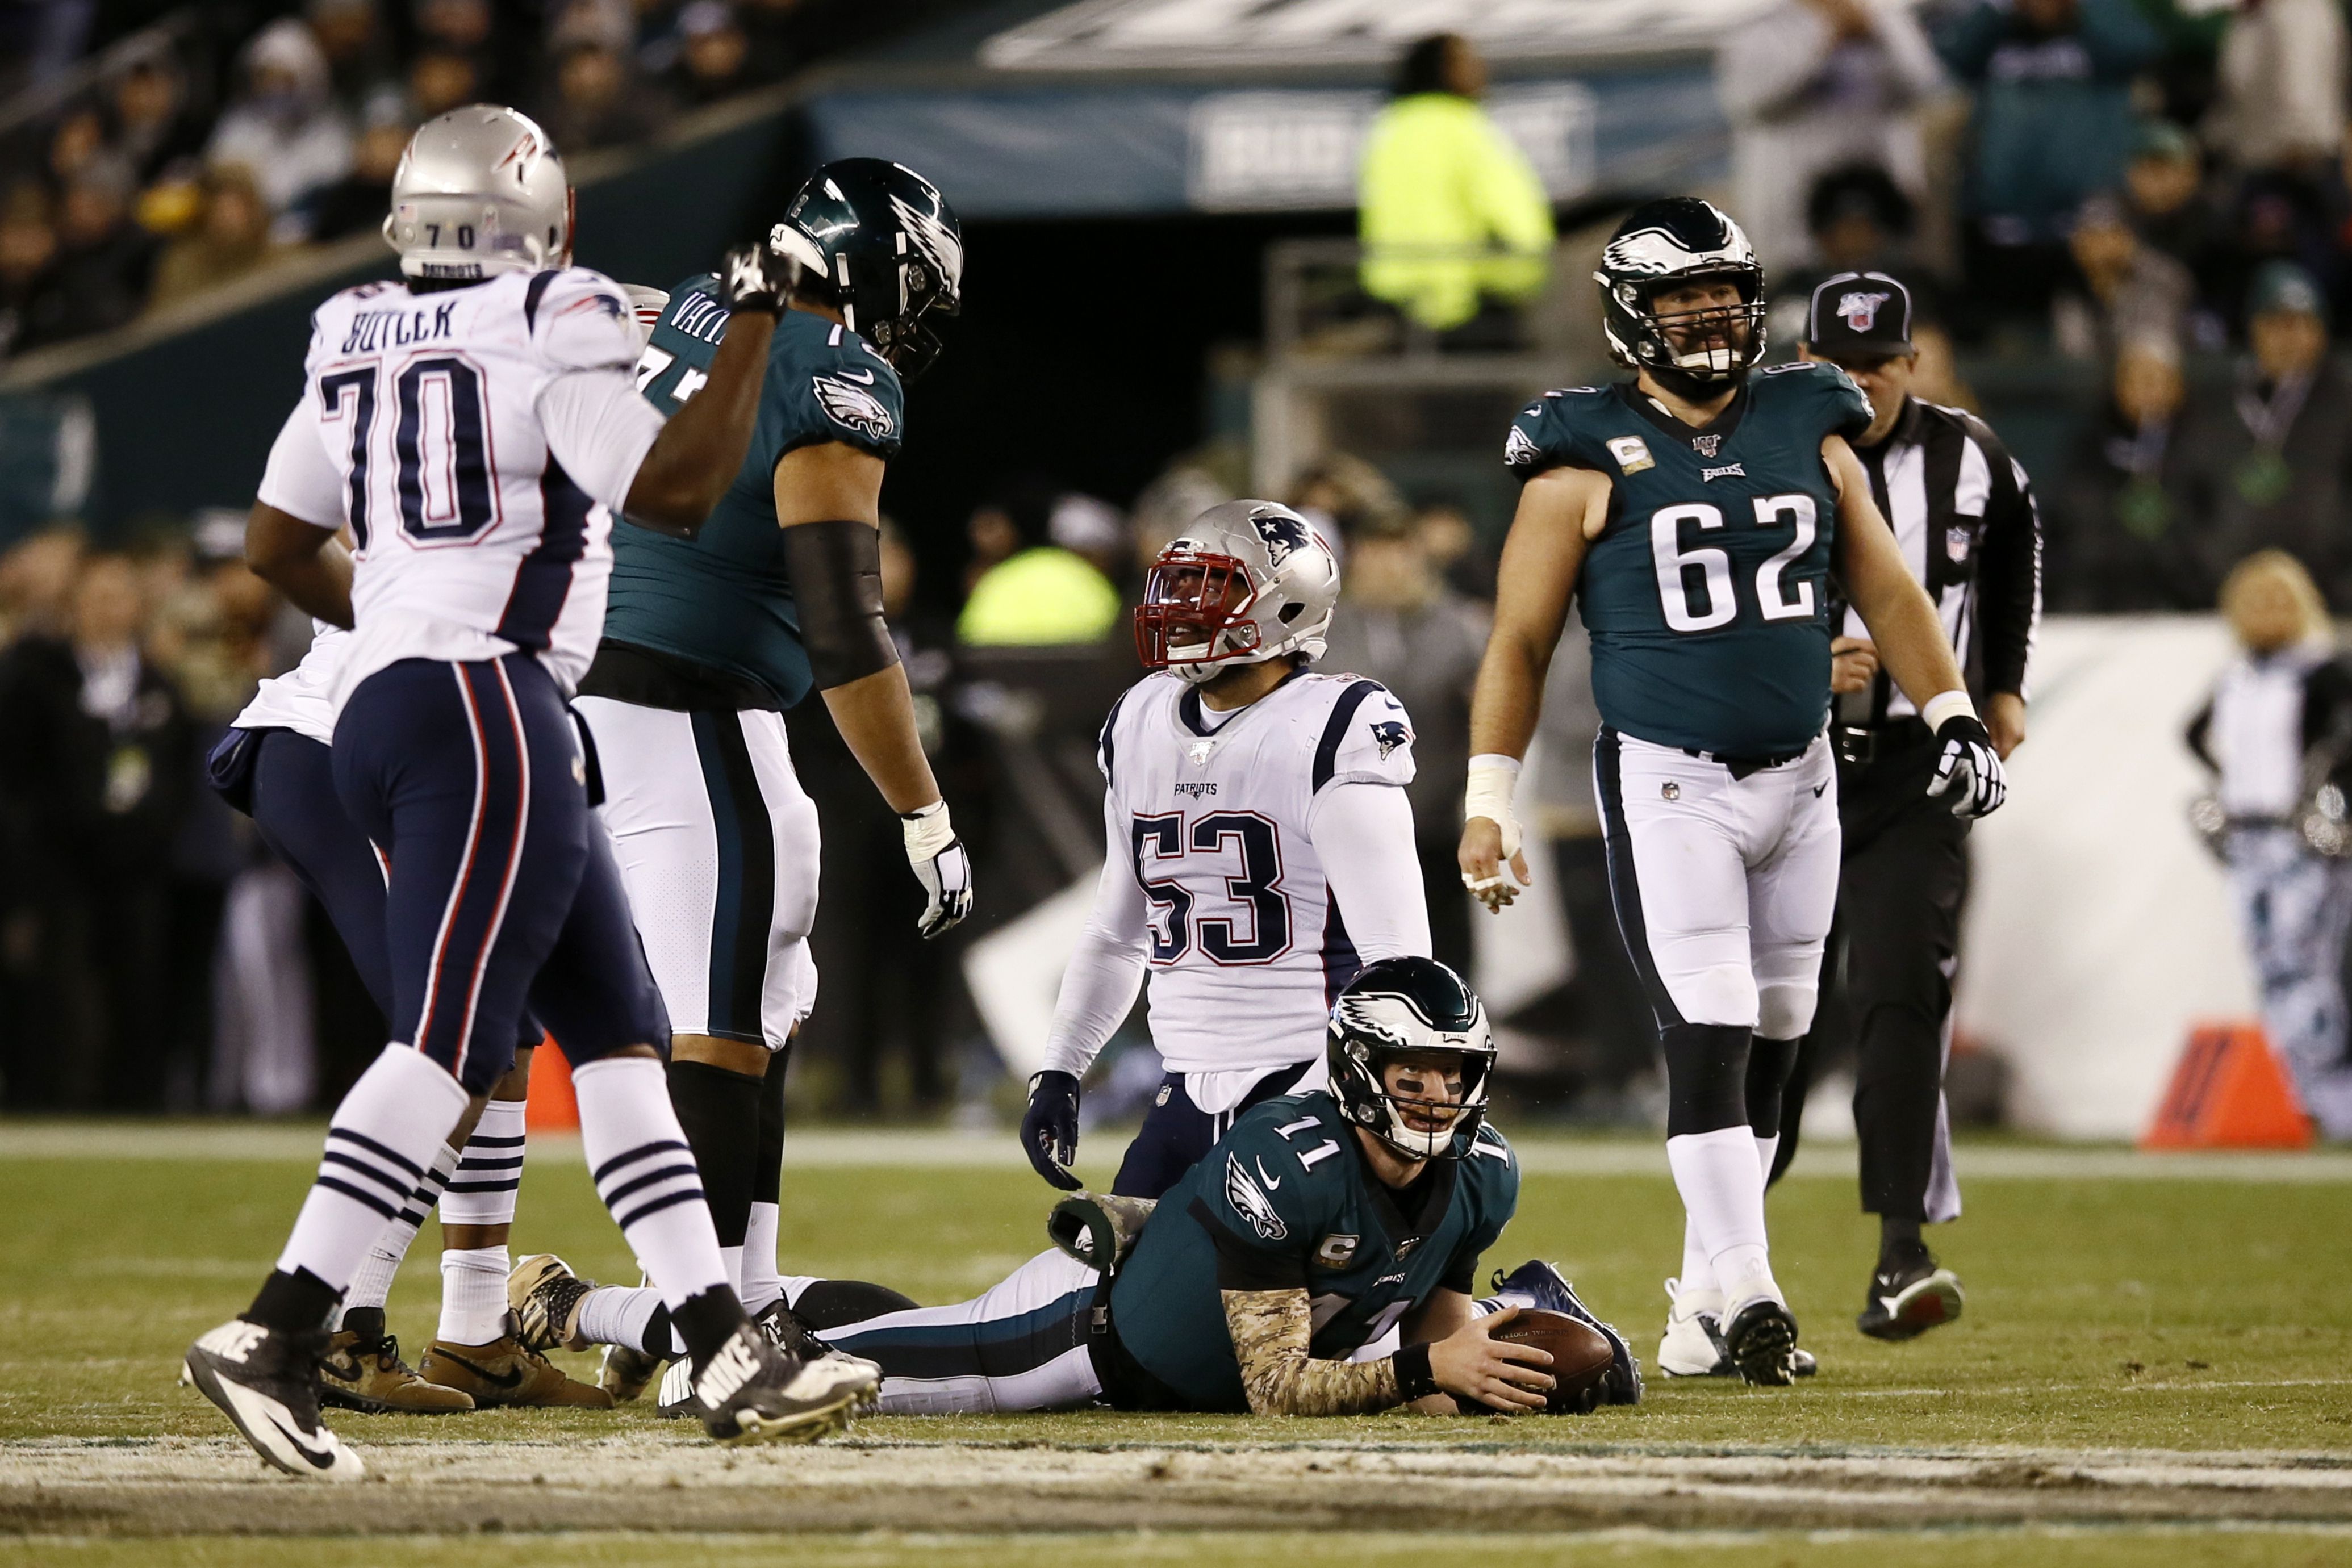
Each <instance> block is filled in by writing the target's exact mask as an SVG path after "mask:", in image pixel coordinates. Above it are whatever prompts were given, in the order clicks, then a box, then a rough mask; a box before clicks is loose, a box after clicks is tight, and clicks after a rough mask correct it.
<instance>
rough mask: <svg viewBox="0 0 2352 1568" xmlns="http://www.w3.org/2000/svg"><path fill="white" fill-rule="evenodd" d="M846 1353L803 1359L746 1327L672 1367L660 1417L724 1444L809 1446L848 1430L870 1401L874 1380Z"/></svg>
mask: <svg viewBox="0 0 2352 1568" xmlns="http://www.w3.org/2000/svg"><path fill="white" fill-rule="evenodd" d="M864 1365H865V1364H861V1363H858V1362H857V1361H856V1359H855V1358H852V1357H849V1356H827V1357H824V1359H822V1360H817V1361H801V1360H797V1359H795V1358H793V1357H792V1356H788V1355H786V1354H783V1353H782V1352H781V1351H779V1350H778V1349H776V1347H775V1346H774V1345H773V1344H772V1343H769V1340H768V1337H767V1335H766V1334H765V1333H762V1332H761V1330H759V1329H757V1328H755V1327H753V1326H752V1325H751V1324H749V1323H746V1324H744V1325H743V1326H742V1327H741V1328H740V1329H738V1330H737V1331H736V1333H735V1334H734V1337H732V1338H731V1339H730V1340H729V1341H728V1342H727V1343H725V1344H723V1345H721V1346H720V1347H719V1351H718V1353H717V1354H714V1355H712V1356H711V1358H710V1359H709V1361H707V1362H705V1363H703V1364H702V1365H701V1366H700V1367H695V1366H693V1365H691V1364H689V1363H687V1362H684V1361H674V1362H672V1363H670V1364H669V1369H668V1370H667V1372H665V1373H663V1374H662V1381H661V1394H660V1396H659V1398H660V1405H659V1406H658V1409H659V1413H660V1414H661V1415H664V1416H694V1417H695V1418H697V1419H698V1420H699V1421H700V1422H701V1423H702V1425H703V1429H704V1430H706V1431H708V1432H709V1434H710V1435H711V1436H712V1437H716V1438H718V1439H719V1441H720V1442H722V1443H743V1442H752V1443H761V1442H786V1443H814V1442H816V1441H818V1440H819V1439H821V1438H824V1437H830V1436H832V1435H833V1434H834V1433H835V1432H839V1431H842V1430H844V1429H845V1428H846V1427H848V1425H849V1422H850V1418H851V1416H854V1415H856V1412H857V1410H858V1409H859V1408H860V1407H861V1406H866V1405H869V1404H871V1403H872V1402H873V1400H874V1399H875V1397H876V1396H877V1393H878V1391H879V1389H880V1386H881V1380H880V1378H879V1377H877V1375H874V1374H872V1373H869V1372H867V1371H866V1370H864Z"/></svg>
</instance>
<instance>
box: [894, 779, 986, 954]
mask: <svg viewBox="0 0 2352 1568" xmlns="http://www.w3.org/2000/svg"><path fill="white" fill-rule="evenodd" d="M898 823H899V825H900V826H901V827H902V828H904V829H905V830H906V833H907V862H908V864H909V865H911V866H913V867H914V868H915V876H916V879H917V880H918V881H919V882H920V883H922V884H923V893H924V895H925V902H924V904H923V917H922V919H921V920H920V921H919V922H917V923H916V928H917V929H918V930H919V931H920V932H921V933H922V934H923V936H924V937H925V939H926V940H928V939H929V938H930V937H933V936H938V935H939V934H940V933H941V932H942V931H945V930H947V929H948V928H949V927H950V926H952V925H955V924H956V923H957V922H959V921H961V919H962V918H963V917H964V916H965V915H970V914H971V855H969V854H967V853H966V852H964V847H963V841H962V840H961V839H959V838H957V837H956V835H955V828H954V826H953V825H952V824H951V823H950V822H949V821H948V803H947V802H946V801H945V800H934V801H932V802H931V803H930V804H929V805H928V806H926V807H924V808H923V809H922V810H919V811H908V812H907V813H906V814H905V815H903V816H901V817H900V818H899V819H898Z"/></svg>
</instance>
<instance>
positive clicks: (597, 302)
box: [556, 294, 628, 321]
mask: <svg viewBox="0 0 2352 1568" xmlns="http://www.w3.org/2000/svg"><path fill="white" fill-rule="evenodd" d="M583 310H602V311H603V312H604V314H605V315H607V316H609V317H611V318H612V319H614V320H615V321H617V320H619V319H621V318H622V317H623V316H625V315H626V314H628V307H627V306H625V305H624V304H622V303H621V302H620V301H619V300H617V299H615V298H613V297H612V296H611V295H609V294H583V295H582V296H581V297H580V298H577V299H575V300H573V301H572V303H571V304H569V305H566V306H565V307H564V308H562V309H561V310H559V311H557V312H556V314H557V315H559V316H576V315H578V314H579V313H580V312H581V311H583Z"/></svg>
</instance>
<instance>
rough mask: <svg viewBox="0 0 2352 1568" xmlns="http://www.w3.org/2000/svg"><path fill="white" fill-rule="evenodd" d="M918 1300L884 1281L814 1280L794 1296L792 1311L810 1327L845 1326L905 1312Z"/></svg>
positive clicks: (832, 1327) (835, 1327) (833, 1327)
mask: <svg viewBox="0 0 2352 1568" xmlns="http://www.w3.org/2000/svg"><path fill="white" fill-rule="evenodd" d="M917 1304H918V1303H917V1302H916V1301H914V1300H913V1299H912V1298H911V1297H908V1296H902V1295H900V1294H899V1293H898V1291H894V1290H892V1289H891V1288H890V1287H889V1286H887V1285H876V1284H869V1283H868V1282H867V1281H864V1280H817V1281H813V1282H812V1283H811V1284H810V1285H809V1287H808V1289H806V1290H804V1291H802V1292H801V1293H800V1295H799V1296H798V1297H797V1298H795V1299H794V1300H793V1312H794V1313H795V1314H797V1315H798V1316H799V1318H800V1319H801V1321H802V1322H805V1323H806V1324H808V1326H809V1327H811V1328H813V1329H818V1330H824V1329H837V1328H846V1327H847V1326H849V1325H850V1324H851V1323H862V1322H865V1321H866V1319H868V1318H878V1317H880V1316H881V1315H882V1314H883V1313H885V1312H907V1311H908V1310H909V1309H911V1308H913V1307H914V1306H916V1305H917Z"/></svg>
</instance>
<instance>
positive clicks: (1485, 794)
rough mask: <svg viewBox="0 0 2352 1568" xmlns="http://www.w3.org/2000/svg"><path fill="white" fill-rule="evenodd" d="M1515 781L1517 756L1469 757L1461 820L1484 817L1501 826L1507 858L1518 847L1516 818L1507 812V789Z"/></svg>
mask: <svg viewBox="0 0 2352 1568" xmlns="http://www.w3.org/2000/svg"><path fill="white" fill-rule="evenodd" d="M1518 781H1519V759H1518V758H1516V757H1503V756H1499V755H1496V754H1491V753H1489V754H1485V755H1481V756H1477V757H1474V758H1471V759H1470V782H1469V787H1468V789H1465V790H1464V791H1463V799H1462V816H1463V820H1464V821H1470V820H1472V819H1474V818H1477V817H1484V818H1486V820H1487V821H1490V822H1492V823H1494V824H1495V826H1496V827H1497V828H1499V829H1501V830H1502V834H1503V855H1504V858H1505V859H1508V858H1509V857H1511V856H1512V855H1514V854H1517V852H1518V849H1519V823H1518V819H1517V817H1516V816H1514V815H1513V814H1512V811H1511V791H1512V790H1513V789H1515V788H1516V787H1517V784H1518Z"/></svg>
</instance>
